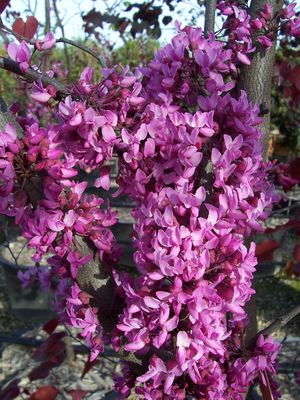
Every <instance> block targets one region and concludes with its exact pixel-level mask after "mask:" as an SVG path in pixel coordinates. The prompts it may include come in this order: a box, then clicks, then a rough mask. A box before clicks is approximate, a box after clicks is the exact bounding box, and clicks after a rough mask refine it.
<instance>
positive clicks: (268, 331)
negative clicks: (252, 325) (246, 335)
mask: <svg viewBox="0 0 300 400" xmlns="http://www.w3.org/2000/svg"><path fill="white" fill-rule="evenodd" d="M298 314H300V305H298V306H296V307H294V308H293V309H292V310H290V311H289V312H287V313H286V314H284V315H282V316H281V317H279V318H277V319H275V321H273V322H272V323H271V324H270V325H269V326H267V327H266V328H265V329H263V330H262V331H260V332H258V335H264V336H269V335H272V333H274V332H276V331H278V330H279V329H281V328H283V327H284V326H285V325H286V324H287V323H288V322H290V321H291V320H292V319H293V318H295V317H296V316H297V315H298Z"/></svg>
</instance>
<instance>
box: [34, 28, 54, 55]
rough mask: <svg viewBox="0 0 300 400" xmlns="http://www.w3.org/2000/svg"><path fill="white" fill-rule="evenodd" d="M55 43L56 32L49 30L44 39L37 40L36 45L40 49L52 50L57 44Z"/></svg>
mask: <svg viewBox="0 0 300 400" xmlns="http://www.w3.org/2000/svg"><path fill="white" fill-rule="evenodd" d="M55 43H56V39H55V36H54V33H52V32H48V33H47V34H46V35H45V37H44V38H43V39H41V40H36V41H35V46H36V48H37V49H38V50H39V51H43V50H50V49H52V48H53V47H54V46H55Z"/></svg>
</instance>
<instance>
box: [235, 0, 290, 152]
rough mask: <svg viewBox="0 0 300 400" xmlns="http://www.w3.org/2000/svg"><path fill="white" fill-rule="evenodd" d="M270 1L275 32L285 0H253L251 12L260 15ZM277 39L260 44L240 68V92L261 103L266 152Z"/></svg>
mask: <svg viewBox="0 0 300 400" xmlns="http://www.w3.org/2000/svg"><path fill="white" fill-rule="evenodd" d="M266 3H269V4H270V5H271V7H272V10H273V17H274V21H273V22H274V32H275V36H276V32H277V29H278V14H279V12H280V10H281V9H282V6H283V0H252V1H251V6H250V14H251V16H252V17H253V18H256V17H258V16H259V11H260V10H261V9H262V8H263V7H264V5H265V4H266ZM275 50H276V40H275V41H274V44H273V46H272V47H271V48H269V49H264V48H263V47H262V46H261V45H260V44H258V45H257V49H256V51H255V52H254V53H253V55H252V59H251V64H250V65H243V66H242V67H241V69H240V78H239V81H238V84H237V90H238V94H239V93H240V92H241V90H245V91H246V93H247V95H248V98H249V99H250V101H251V102H252V103H253V104H259V106H260V109H261V114H262V115H263V117H264V123H263V125H262V127H261V129H262V131H263V134H264V136H263V142H264V146H265V153H266V148H267V142H268V135H269V129H270V104H271V85H272V74H273V66H274V59H275Z"/></svg>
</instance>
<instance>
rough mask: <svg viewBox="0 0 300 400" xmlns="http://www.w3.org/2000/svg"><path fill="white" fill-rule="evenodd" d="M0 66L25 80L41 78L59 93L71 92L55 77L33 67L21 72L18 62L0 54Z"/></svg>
mask: <svg viewBox="0 0 300 400" xmlns="http://www.w3.org/2000/svg"><path fill="white" fill-rule="evenodd" d="M0 68H2V69H5V70H6V71H10V72H13V73H14V74H16V75H20V76H21V77H22V78H24V79H25V80H26V81H27V82H39V80H41V81H42V83H43V85H44V86H48V85H52V86H53V87H54V88H55V89H56V90H57V91H58V93H59V94H60V95H63V96H67V95H69V94H71V92H70V90H69V88H68V87H67V86H65V85H64V84H62V83H60V82H58V81H57V80H56V79H53V78H50V77H49V76H48V75H46V74H42V73H39V72H37V71H35V70H34V69H33V68H29V69H28V70H27V71H26V72H22V71H21V70H20V67H19V64H18V63H17V62H15V61H13V60H10V59H9V58H6V57H2V56H0Z"/></svg>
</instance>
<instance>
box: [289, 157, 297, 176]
mask: <svg viewBox="0 0 300 400" xmlns="http://www.w3.org/2000/svg"><path fill="white" fill-rule="evenodd" d="M289 173H290V174H291V176H292V178H294V179H298V180H300V157H298V158H295V160H293V161H291V163H290V167H289Z"/></svg>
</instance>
